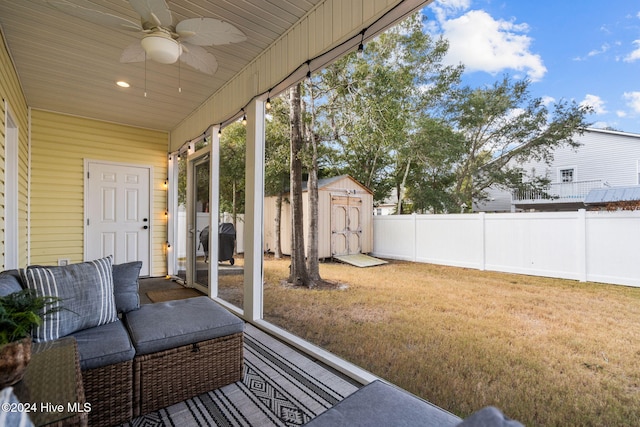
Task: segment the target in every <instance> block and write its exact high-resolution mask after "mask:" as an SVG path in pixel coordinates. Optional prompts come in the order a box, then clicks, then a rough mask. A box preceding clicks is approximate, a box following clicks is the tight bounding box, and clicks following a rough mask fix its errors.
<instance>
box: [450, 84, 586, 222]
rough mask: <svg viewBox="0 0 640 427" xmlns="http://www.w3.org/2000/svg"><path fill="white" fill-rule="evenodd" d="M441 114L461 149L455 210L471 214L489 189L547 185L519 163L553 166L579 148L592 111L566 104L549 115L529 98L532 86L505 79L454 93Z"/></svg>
mask: <svg viewBox="0 0 640 427" xmlns="http://www.w3.org/2000/svg"><path fill="white" fill-rule="evenodd" d="M443 111H444V118H445V120H446V121H447V122H448V123H449V125H450V126H451V127H452V128H453V129H454V130H455V131H456V133H459V134H460V135H461V136H462V138H459V139H458V141H461V142H462V144H463V147H461V151H460V155H459V157H458V159H457V161H456V162H455V164H454V165H453V170H454V173H455V183H454V185H453V188H452V190H451V194H452V196H453V197H454V200H455V203H456V204H457V206H463V205H464V206H466V207H467V208H468V209H471V207H472V203H473V201H479V200H485V199H486V190H487V189H488V188H489V187H492V186H494V187H501V188H507V189H509V188H515V187H521V186H522V185H530V186H540V185H541V184H544V182H543V180H534V179H530V178H528V177H527V176H526V171H524V170H523V169H522V168H521V167H520V166H518V163H519V162H523V161H527V160H538V161H546V162H547V163H549V162H551V160H552V159H553V150H554V149H555V148H556V147H560V146H564V145H568V146H571V147H574V148H577V147H578V146H579V143H578V142H577V141H576V140H575V139H574V138H575V136H576V135H579V134H581V133H582V131H583V130H584V129H585V128H586V127H587V126H588V123H586V121H585V116H586V115H587V114H589V113H590V112H591V111H592V110H591V108H590V107H586V106H580V105H578V104H577V103H576V102H574V101H571V102H569V101H564V100H562V101H559V102H557V103H555V104H554V105H553V108H552V111H549V109H548V108H547V107H546V106H545V104H544V103H543V101H542V99H541V98H533V97H532V96H531V94H530V92H529V81H528V80H512V79H511V78H509V77H508V76H505V77H504V78H503V79H502V80H501V81H498V82H496V83H494V85H493V86H491V87H488V88H478V89H474V88H470V87H463V88H461V89H459V90H457V91H455V92H454V93H453V95H452V96H451V98H449V99H448V100H447V103H446V108H445V109H444V110H443Z"/></svg>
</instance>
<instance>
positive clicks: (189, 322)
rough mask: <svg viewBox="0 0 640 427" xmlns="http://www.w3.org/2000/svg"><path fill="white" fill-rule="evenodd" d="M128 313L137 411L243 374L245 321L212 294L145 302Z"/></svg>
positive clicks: (161, 405)
mask: <svg viewBox="0 0 640 427" xmlns="http://www.w3.org/2000/svg"><path fill="white" fill-rule="evenodd" d="M125 319H126V323H127V328H128V330H129V334H130V337H131V341H132V342H133V345H134V347H135V349H136V357H135V358H134V361H133V385H134V388H133V415H134V416H140V415H144V414H147V413H149V412H152V411H155V410H158V409H160V408H164V407H167V406H170V405H173V404H175V403H178V402H181V401H183V400H186V399H189V398H191V397H194V396H197V395H199V394H202V393H205V392H207V391H210V390H214V389H216V388H219V387H222V386H225V385H227V384H231V383H234V382H236V381H240V380H241V379H242V364H243V353H242V347H243V331H244V322H243V321H242V320H241V319H240V318H238V317H236V316H234V315H233V314H231V313H229V312H228V311H227V310H225V309H224V308H222V307H221V306H219V305H218V304H216V303H215V302H213V301H212V300H211V299H209V298H208V297H198V298H189V299H184V300H178V301H169V302H162V303H156V304H146V305H143V306H142V307H140V309H139V310H136V311H132V312H129V313H127V314H126V316H125Z"/></svg>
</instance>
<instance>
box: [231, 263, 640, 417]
mask: <svg viewBox="0 0 640 427" xmlns="http://www.w3.org/2000/svg"><path fill="white" fill-rule="evenodd" d="M288 266H289V260H288V259H285V260H273V259H266V260H265V262H264V269H265V289H264V313H265V314H264V317H265V319H266V320H268V321H270V322H272V323H274V324H276V325H278V326H280V327H282V328H284V329H287V330H289V331H291V332H293V333H295V334H297V335H299V336H301V337H303V338H305V339H307V340H308V341H310V342H313V343H315V344H317V345H320V346H322V347H324V348H325V349H327V350H329V351H331V352H333V353H335V354H338V355H340V356H341V357H343V358H345V359H347V360H349V361H351V362H353V363H355V364H357V365H359V366H361V367H363V368H365V369H367V370H369V371H371V372H372V373H374V374H376V375H378V376H380V377H383V378H385V379H387V380H389V381H390V382H392V383H394V384H397V385H399V386H400V387H403V388H405V389H406V390H409V391H411V392H412V393H415V394H417V395H419V396H421V397H423V398H424V399H427V400H429V401H431V402H433V403H435V404H436V405H439V406H441V407H443V408H445V409H447V410H449V411H451V412H453V413H455V414H457V415H459V416H461V417H465V416H467V415H469V414H470V413H472V412H474V411H476V410H477V409H480V408H482V407H484V406H486V405H495V406H497V407H499V408H500V409H502V410H503V411H504V412H505V414H507V415H508V416H509V417H511V418H514V419H517V420H519V421H520V422H522V423H524V424H525V425H527V426H542V425H544V426H577V425H579V426H634V425H640V289H637V288H629V287H623V286H615V285H601V284H594V283H580V282H575V281H570V280H560V279H547V278H540V277H531V276H521V275H515V274H503V273H494V272H481V271H477V270H470V269H463V268H454V267H445V266H436V265H430V264H416V263H410V262H401V261H392V262H390V263H389V264H387V265H384V266H379V267H371V268H367V269H360V268H356V267H352V266H348V265H342V264H337V263H326V264H322V265H321V270H320V271H321V275H322V277H323V279H326V280H331V281H337V282H340V283H344V284H347V285H348V287H347V288H346V289H343V290H308V289H299V288H291V287H288V286H285V285H283V284H282V279H285V278H286V277H287V275H288ZM221 290H222V289H221Z"/></svg>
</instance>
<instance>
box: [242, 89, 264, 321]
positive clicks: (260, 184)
mask: <svg viewBox="0 0 640 427" xmlns="http://www.w3.org/2000/svg"><path fill="white" fill-rule="evenodd" d="M245 112H246V114H247V148H246V150H247V152H246V172H245V202H244V205H245V215H244V219H245V221H244V317H245V319H246V320H248V321H252V320H258V319H261V318H262V277H263V274H262V235H263V222H264V220H263V205H264V144H265V142H264V138H265V135H264V101H262V100H253V101H251V103H250V104H249V106H248V107H247V109H246V110H245Z"/></svg>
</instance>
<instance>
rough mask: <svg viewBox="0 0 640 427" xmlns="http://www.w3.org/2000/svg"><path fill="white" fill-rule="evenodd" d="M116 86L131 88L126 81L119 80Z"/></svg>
mask: <svg viewBox="0 0 640 427" xmlns="http://www.w3.org/2000/svg"><path fill="white" fill-rule="evenodd" d="M116 84H117V85H118V86H120V87H123V88H128V87H130V86H131V85H130V84H129V83H127V82H125V81H124V80H118V81H117V82H116Z"/></svg>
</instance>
